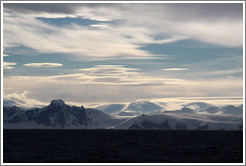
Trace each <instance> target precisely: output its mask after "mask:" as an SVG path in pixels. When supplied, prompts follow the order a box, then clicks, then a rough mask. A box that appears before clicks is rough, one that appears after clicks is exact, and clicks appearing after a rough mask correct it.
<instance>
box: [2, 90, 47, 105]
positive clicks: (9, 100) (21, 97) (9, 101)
mask: <svg viewBox="0 0 246 166" xmlns="http://www.w3.org/2000/svg"><path fill="white" fill-rule="evenodd" d="M28 94H29V92H28V91H23V93H17V92H15V93H11V94H5V93H4V94H3V105H4V106H8V107H10V106H17V107H22V108H33V107H42V106H44V105H46V104H47V103H45V102H41V101H38V100H36V99H31V98H29V97H28Z"/></svg>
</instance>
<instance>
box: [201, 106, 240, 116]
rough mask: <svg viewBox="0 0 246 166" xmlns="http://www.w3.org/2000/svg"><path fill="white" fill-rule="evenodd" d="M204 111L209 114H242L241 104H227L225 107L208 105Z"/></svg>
mask: <svg viewBox="0 0 246 166" xmlns="http://www.w3.org/2000/svg"><path fill="white" fill-rule="evenodd" d="M205 112H207V113H210V114H217V113H218V114H230V115H243V105H240V106H238V107H235V106H233V105H227V106H225V107H209V108H207V109H206V110H205Z"/></svg>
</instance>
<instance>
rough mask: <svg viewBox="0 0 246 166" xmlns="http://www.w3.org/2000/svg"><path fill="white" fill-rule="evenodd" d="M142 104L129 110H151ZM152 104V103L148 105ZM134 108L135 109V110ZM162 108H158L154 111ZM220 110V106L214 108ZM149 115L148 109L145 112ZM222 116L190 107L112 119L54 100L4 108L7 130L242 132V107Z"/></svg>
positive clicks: (225, 111) (224, 110) (223, 111)
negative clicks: (40, 105) (39, 105)
mask: <svg viewBox="0 0 246 166" xmlns="http://www.w3.org/2000/svg"><path fill="white" fill-rule="evenodd" d="M145 104H146V103H145V102H144V103H142V102H140V103H139V102H138V103H137V104H134V105H131V107H129V108H139V110H140V109H142V108H147V107H145V106H146V105H145ZM147 105H148V106H149V105H152V104H150V103H148V104H147ZM133 106H134V107H133ZM156 108H159V107H155V109H152V110H159V109H156ZM213 109H215V111H217V107H215V108H213ZM145 111H146V112H148V111H147V110H145ZM219 112H221V113H220V114H218V113H213V114H209V113H204V112H197V111H194V110H192V109H190V108H185V107H184V108H183V109H181V110H177V111H169V112H164V113H147V114H142V115H140V116H137V117H135V116H131V117H129V116H128V117H127V116H123V117H122V116H118V117H117V116H111V115H108V114H106V113H104V112H102V111H100V110H97V109H91V108H84V107H83V106H81V107H76V106H69V105H66V104H65V103H64V102H63V101H62V100H53V101H51V103H50V104H49V105H48V106H46V107H43V108H35V109H30V110H27V111H24V110H22V109H20V108H18V107H15V106H13V107H4V109H3V116H4V117H3V127H4V128H13V129H14V128H23V129H24V128H26V129H28V128H33V129H98V128H100V129H109V128H110V129H162V130H197V129H198V130H204V129H207V130H239V129H240V130H241V129H242V127H243V117H242V108H240V107H235V106H231V105H228V106H226V107H221V108H219Z"/></svg>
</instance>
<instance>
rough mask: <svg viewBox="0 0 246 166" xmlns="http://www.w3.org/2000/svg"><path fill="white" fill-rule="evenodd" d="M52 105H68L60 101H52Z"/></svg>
mask: <svg viewBox="0 0 246 166" xmlns="http://www.w3.org/2000/svg"><path fill="white" fill-rule="evenodd" d="M50 105H56V106H58V105H59V106H64V105H66V104H65V102H64V101H63V100H61V99H58V100H52V101H51V102H50Z"/></svg>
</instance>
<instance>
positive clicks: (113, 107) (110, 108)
mask: <svg viewBox="0 0 246 166" xmlns="http://www.w3.org/2000/svg"><path fill="white" fill-rule="evenodd" d="M124 107H125V104H108V105H102V106H98V107H96V109H98V110H101V111H103V112H105V113H107V114H115V113H118V112H120V111H121V110H122V109H123V108H124Z"/></svg>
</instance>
